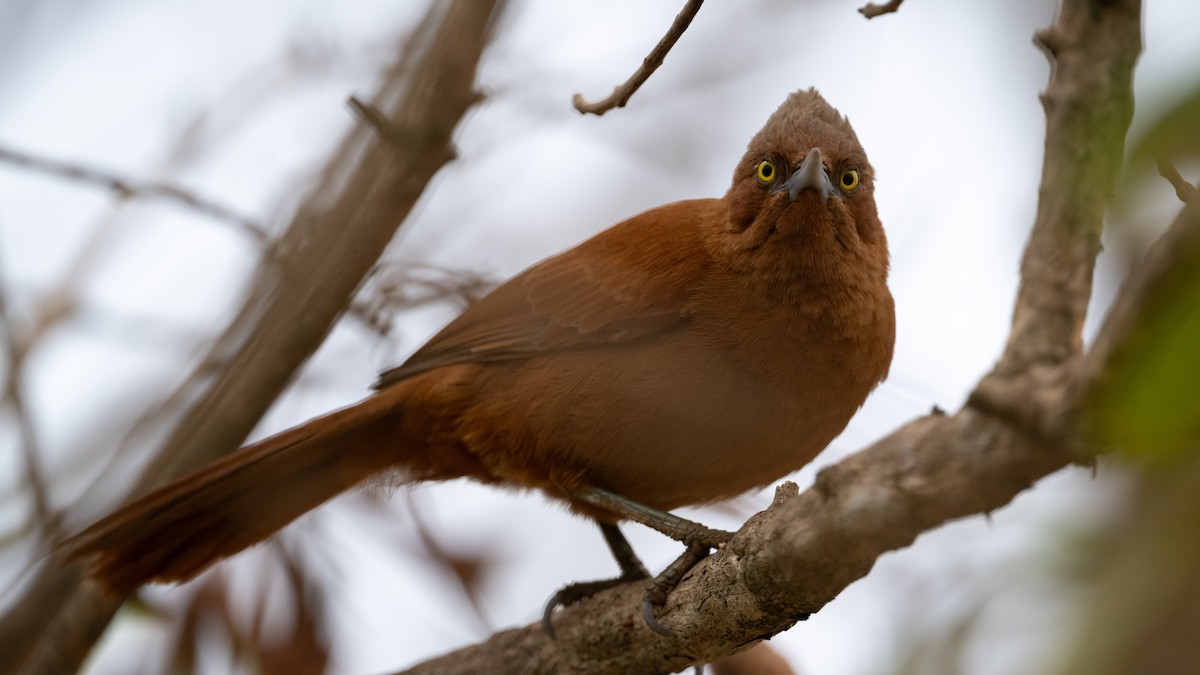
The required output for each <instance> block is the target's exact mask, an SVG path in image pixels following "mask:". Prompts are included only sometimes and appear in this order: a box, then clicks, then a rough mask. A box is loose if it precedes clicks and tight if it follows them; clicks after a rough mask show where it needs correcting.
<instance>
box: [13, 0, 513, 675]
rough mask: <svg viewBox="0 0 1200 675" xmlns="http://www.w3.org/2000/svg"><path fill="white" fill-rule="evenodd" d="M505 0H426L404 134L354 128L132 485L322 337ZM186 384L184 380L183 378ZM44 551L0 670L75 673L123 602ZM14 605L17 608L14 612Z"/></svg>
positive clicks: (241, 433)
mask: <svg viewBox="0 0 1200 675" xmlns="http://www.w3.org/2000/svg"><path fill="white" fill-rule="evenodd" d="M500 5H502V0H456V1H455V2H454V3H451V4H446V3H433V5H432V6H431V9H430V13H429V15H428V16H427V17H426V19H425V23H424V24H423V25H422V26H421V28H420V29H418V30H417V31H416V32H415V33H414V34H413V36H412V37H411V39H410V40H409V42H408V44H407V45H406V47H405V49H404V51H403V54H402V55H401V57H400V59H399V60H398V61H397V62H396V63H395V65H393V67H392V68H391V70H390V72H389V73H387V74H386V76H385V78H384V80H383V83H382V85H381V87H380V89H379V91H378V92H377V94H376V95H375V97H374V100H373V102H372V105H373V106H374V107H375V108H376V109H378V110H381V111H385V114H386V115H387V118H388V120H389V123H390V124H391V125H392V126H393V127H394V128H397V129H403V130H405V134H406V136H405V137H406V139H407V140H408V141H409V142H408V143H407V144H405V145H403V146H401V145H399V144H397V143H392V142H388V141H386V140H381V139H380V138H379V137H378V136H377V135H376V134H375V132H374V131H373V130H372V129H370V128H368V127H367V126H365V125H359V126H357V127H356V128H354V129H353V130H352V131H351V132H350V133H349V134H348V135H347V137H346V138H345V139H344V140H343V142H342V145H341V147H340V148H339V149H338V150H337V151H336V153H335V155H334V156H333V158H332V159H331V160H330V162H329V164H328V165H327V167H326V169H325V171H324V174H323V176H322V179H321V180H320V181H319V182H318V184H317V187H316V188H315V190H314V191H313V192H312V193H311V194H310V195H309V196H308V197H307V199H306V200H305V202H304V203H303V204H302V205H301V207H300V208H299V210H298V211H297V213H296V214H295V216H294V218H293V221H292V223H291V225H290V226H289V227H288V229H287V230H286V232H285V233H284V234H283V235H282V237H281V238H280V240H279V241H278V243H277V244H276V245H275V246H274V247H273V249H272V250H270V251H268V257H267V259H266V260H265V261H264V263H263V265H262V266H261V268H260V271H259V274H258V278H257V280H256V281H255V282H254V284H253V287H252V289H251V291H250V292H249V294H248V297H247V299H246V300H245V302H244V304H243V306H242V309H241V311H240V312H239V314H238V316H237V317H236V318H235V319H234V320H233V322H232V323H231V325H230V327H229V328H228V329H227V330H226V332H225V334H224V335H222V336H221V337H220V338H219V339H218V340H217V341H216V344H215V345H214V347H213V348H212V350H211V352H210V354H209V355H208V357H207V358H205V359H204V365H202V368H208V369H209V370H207V371H204V372H198V373H197V374H196V376H195V377H194V380H195V381H196V382H197V383H199V384H200V386H199V387H197V388H198V389H199V391H198V392H197V395H196V397H195V398H194V399H193V400H194V401H195V403H194V404H193V405H191V407H190V408H189V409H188V410H187V411H186V412H185V413H184V414H183V417H182V419H181V420H180V422H179V423H178V425H177V426H176V427H175V429H174V430H173V432H172V433H171V435H170V438H169V439H168V441H167V442H166V443H165V444H164V446H163V450H162V452H160V453H159V454H158V455H157V457H156V458H155V460H154V461H153V462H152V463H151V465H150V466H149V467H148V468H147V470H146V471H145V473H144V474H143V476H142V477H141V479H140V480H139V482H138V484H137V486H136V488H135V489H134V490H133V494H132V495H131V496H136V495H138V494H144V493H145V492H146V491H147V490H149V489H151V488H153V487H154V486H156V485H159V484H161V483H162V482H164V481H165V480H167V479H168V478H170V477H172V476H177V475H180V474H181V473H183V472H186V471H188V470H190V469H192V468H195V467H198V466H201V465H203V464H206V463H208V462H209V461H211V460H213V459H214V458H216V457H218V456H220V455H222V454H224V453H226V452H229V451H231V450H233V449H235V448H237V447H238V445H239V444H240V443H241V441H242V440H243V439H244V438H245V436H246V435H247V434H248V433H249V432H250V431H251V429H252V428H253V427H254V425H255V424H256V423H257V421H258V419H259V417H261V415H262V414H263V412H264V411H265V410H266V409H267V407H268V406H269V405H270V403H271V402H272V401H273V400H274V399H275V398H276V396H278V395H279V393H280V392H281V391H282V390H283V389H284V387H286V385H287V384H288V382H289V381H290V379H291V377H292V373H293V372H294V371H295V370H296V369H297V368H298V367H299V366H300V365H301V364H302V363H303V362H304V361H305V360H306V359H307V358H308V356H309V355H310V354H311V353H312V352H313V351H314V350H315V349H316V348H317V346H319V345H320V343H321V341H322V340H323V339H324V337H325V335H326V334H327V333H328V331H329V330H330V329H331V327H332V326H333V324H334V322H335V321H336V319H337V318H338V316H339V315H340V314H341V312H342V311H343V310H344V309H345V308H346V307H347V306H348V305H349V304H350V300H351V296H352V295H353V293H354V291H355V289H356V288H357V287H358V286H359V284H360V283H361V281H362V279H363V278H364V276H365V275H366V274H367V273H368V271H369V270H370V269H371V266H372V265H373V264H374V263H375V260H376V259H377V258H378V257H379V255H380V254H381V253H382V252H383V250H384V247H385V246H386V245H387V244H388V242H390V241H391V239H392V237H393V234H394V233H395V231H396V229H397V228H398V227H399V226H400V224H401V223H402V222H403V221H404V220H405V218H406V216H407V215H408V213H409V211H410V210H411V208H412V206H413V204H414V203H415V202H416V200H417V198H418V197H419V196H420V194H421V192H422V191H423V190H424V189H425V186H426V184H427V183H428V181H429V179H430V178H432V176H433V175H434V174H435V173H436V172H437V171H438V169H440V168H441V166H442V165H444V164H445V163H446V162H447V161H449V160H450V159H451V158H452V156H453V153H452V151H451V150H450V142H451V135H452V134H453V132H454V129H455V127H456V126H457V125H458V122H459V120H460V119H461V117H462V116H463V114H464V113H465V112H466V110H467V109H468V108H469V107H470V106H471V105H472V104H473V103H474V102H475V101H476V100H477V99H478V97H477V95H476V94H475V93H474V91H473V86H474V79H475V68H476V64H477V62H478V60H479V57H480V54H481V52H482V50H483V46H484V44H485V43H486V40H487V35H488V31H489V27H490V26H491V25H492V18H493V15H494V13H495V12H497V11H499V7H500ZM185 386H188V385H185ZM60 565H62V560H61V556H60V555H58V554H52V555H50V556H48V557H47V559H46V561H45V564H44V567H43V570H44V573H43V574H42V576H41V577H40V578H39V579H37V580H36V581H35V582H34V583H32V584H31V587H30V589H29V590H28V591H27V593H26V596H25V598H24V600H23V601H22V602H21V603H20V604H19V605H18V606H17V607H16V608H15V609H14V611H13V612H11V613H10V614H9V616H8V617H6V621H5V622H4V623H3V625H2V627H0V672H9V673H15V672H22V673H66V672H75V671H76V670H77V669H78V667H79V664H80V663H81V662H82V660H83V658H84V657H85V656H86V654H87V653H88V651H89V650H90V648H91V645H92V644H94V643H95V641H96V639H97V638H98V637H99V636H100V634H101V633H102V632H103V630H104V628H105V627H106V626H107V625H108V622H109V620H110V619H111V617H112V615H113V614H114V613H115V611H116V610H117V608H118V607H119V606H120V605H121V602H122V599H120V598H113V597H107V596H104V595H102V594H101V593H100V592H99V591H98V590H97V589H96V588H95V586H94V585H92V584H91V583H90V582H88V581H84V580H82V575H81V572H80V568H79V566H78V565H68V566H62V567H60ZM14 616H19V617H20V618H21V619H22V620H21V621H19V622H18V621H16V620H14Z"/></svg>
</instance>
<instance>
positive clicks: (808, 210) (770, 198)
mask: <svg viewBox="0 0 1200 675" xmlns="http://www.w3.org/2000/svg"><path fill="white" fill-rule="evenodd" d="M725 199H726V201H727V202H728V205H729V220H728V223H727V229H726V232H725V234H724V237H723V238H724V239H725V244H726V245H727V246H730V247H731V248H732V249H734V250H737V251H741V252H743V254H752V252H753V251H755V250H759V249H764V250H775V249H778V248H780V247H786V249H787V250H789V251H795V250H801V251H807V252H809V253H811V254H813V255H814V256H818V257H820V256H823V254H827V253H830V252H834V251H835V249H841V250H842V251H843V252H855V251H858V252H860V253H867V252H870V250H871V249H880V248H882V250H883V251H884V253H883V255H884V256H885V257H886V243H885V241H884V235H883V228H882V226H881V225H880V223H879V216H878V214H877V213H876V210H875V197H874V172H873V170H872V169H871V165H870V163H869V162H868V161H867V156H866V153H865V152H863V149H862V146H861V145H859V142H858V137H857V136H855V134H854V129H852V128H851V127H850V122H849V121H848V120H847V119H846V118H845V117H843V116H842V115H841V114H840V113H838V111H837V110H835V109H834V108H833V107H832V106H830V105H829V104H828V103H826V102H825V99H824V98H822V97H821V95H820V94H819V93H817V91H816V90H815V89H808V90H806V91H798V92H795V93H793V94H792V95H791V96H789V97H788V99H787V100H786V101H784V103H783V105H781V106H780V107H779V109H778V110H776V111H775V113H774V114H773V115H771V117H770V119H768V120H767V123H766V125H765V126H764V127H763V128H762V130H761V131H759V132H758V134H756V135H755V136H754V138H753V139H751V141H750V146H749V147H748V148H747V150H746V154H745V155H744V156H743V157H742V159H741V161H740V162H739V163H738V166H737V169H736V170H735V172H734V175H733V185H732V186H731V187H730V189H729V193H728V194H727V195H726V197H725ZM855 257H857V256H855Z"/></svg>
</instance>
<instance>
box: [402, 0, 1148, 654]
mask: <svg viewBox="0 0 1200 675" xmlns="http://www.w3.org/2000/svg"><path fill="white" fill-rule="evenodd" d="M1140 12H1141V4H1140V1H1139V0H1115V1H1114V0H1108V1H1103V0H1064V2H1063V7H1062V9H1061V10H1060V12H1059V15H1058V17H1056V19H1055V22H1054V24H1053V25H1052V26H1051V27H1050V28H1049V29H1048V30H1046V31H1044V32H1043V33H1041V34H1040V38H1039V39H1040V41H1041V42H1042V44H1044V45H1046V47H1047V50H1048V52H1049V53H1050V55H1051V56H1052V58H1053V60H1054V64H1055V70H1054V74H1053V76H1052V80H1051V83H1050V85H1049V87H1048V88H1047V91H1046V94H1045V96H1044V101H1045V107H1046V115H1047V130H1046V157H1045V164H1044V167H1043V174H1042V184H1041V189H1040V195H1041V198H1040V201H1039V208H1038V213H1037V218H1036V221H1035V224H1034V228H1033V233H1032V234H1031V237H1030V242H1029V246H1028V248H1027V249H1026V253H1025V258H1024V263H1023V264H1022V268H1021V270H1022V283H1021V292H1020V294H1019V296H1018V299H1017V303H1016V307H1015V310H1014V320H1013V328H1012V334H1011V336H1010V340H1009V343H1008V346H1007V348H1006V350H1005V353H1004V355H1003V356H1002V357H1001V359H1000V361H999V363H998V364H997V367H996V371H994V373H993V374H992V375H989V376H988V377H986V378H984V381H983V382H981V383H980V387H979V389H977V390H976V393H975V394H974V395H973V396H972V400H971V401H969V403H968V405H967V406H966V407H965V408H964V409H963V410H961V411H959V412H958V413H957V414H955V415H953V416H945V415H941V414H932V415H929V416H926V417H923V418H919V419H916V420H914V421H912V422H910V423H908V424H907V425H905V426H903V427H901V428H900V429H898V430H897V431H895V432H893V433H892V434H891V435H889V436H887V437H886V438H884V439H883V440H881V441H879V442H877V443H875V444H874V445H872V446H870V447H869V448H867V449H865V450H863V451H861V452H859V453H857V454H855V455H853V456H851V457H849V458H847V459H845V460H843V461H842V462H840V463H838V464H836V465H834V466H831V467H829V468H826V469H825V470H823V471H821V472H820V474H818V476H817V479H816V482H815V484H814V485H813V486H812V487H811V488H809V489H808V490H806V491H805V492H804V493H803V494H797V489H796V487H795V486H794V485H791V484H788V485H786V486H784V487H782V488H780V490H779V491H777V493H776V498H775V502H774V503H773V504H772V506H771V507H770V508H769V509H767V510H766V511H764V512H763V513H760V514H758V515H756V516H754V517H753V518H751V519H750V521H749V522H747V523H746V525H745V526H744V527H743V528H742V529H741V530H740V531H739V532H738V534H737V536H736V537H735V538H734V539H733V540H732V541H730V542H729V544H728V545H727V546H726V547H725V548H724V549H723V550H722V551H720V552H718V553H717V554H715V555H713V556H712V557H710V558H709V559H707V560H705V561H704V562H702V563H701V564H700V565H698V566H697V567H696V568H695V569H694V570H693V571H692V572H691V573H689V574H688V576H686V577H685V579H684V580H683V582H682V583H681V584H680V586H679V587H678V588H677V589H676V590H675V591H674V592H673V593H672V594H671V595H670V597H669V599H668V601H667V604H666V606H665V607H663V608H662V609H661V610H659V611H658V612H657V613H656V615H657V616H658V618H659V620H660V621H661V622H662V623H663V624H664V625H665V626H668V627H670V628H671V629H672V630H673V631H674V632H675V636H674V637H670V638H664V637H662V636H659V635H657V634H655V633H653V632H651V631H650V630H649V629H648V628H647V627H646V626H645V625H644V624H643V623H642V621H641V619H640V616H639V611H638V610H639V600H640V596H641V592H642V588H641V584H636V583H635V584H627V585H624V586H621V587H618V588H614V589H611V590H609V591H606V592H603V593H600V594H597V595H596V596H593V597H592V598H589V599H587V600H585V601H583V602H581V603H579V604H578V605H575V606H572V607H568V608H566V609H564V610H563V611H562V612H560V613H559V614H557V615H556V616H555V619H554V623H555V632H556V635H557V640H556V641H551V640H550V639H549V638H548V637H546V635H545V634H544V632H543V631H542V628H541V626H540V625H538V624H534V625H530V626H526V627H524V628H519V629H513V630H509V631H504V632H501V633H498V634H496V635H494V636H492V637H491V638H490V639H489V640H488V641H486V642H484V643H481V644H478V645H475V646H472V647H467V648H465V649H461V650H459V651H456V652H453V653H451V654H448V655H445V656H442V657H440V658H437V659H433V660H430V661H427V662H425V663H422V664H419V665H417V666H415V667H413V668H412V669H410V670H407V671H404V672H405V673H409V674H412V675H415V674H424V673H439V674H447V673H471V672H480V671H482V670H486V671H487V672H490V673H514V674H515V673H560V672H562V673H565V672H589V673H626V672H639V673H667V672H674V671H678V670H681V669H683V668H685V667H687V666H688V665H693V664H697V663H704V662H706V661H711V660H714V659H716V658H718V657H721V656H725V655H728V654H732V653H735V652H737V651H740V650H742V649H745V648H746V647H748V646H750V645H752V644H754V643H756V642H757V641H759V640H763V639H766V638H768V637H770V636H771V635H774V634H776V633H778V632H780V631H783V630H786V629H787V628H789V627H790V626H792V625H793V624H794V623H795V622H796V621H800V620H803V619H804V618H806V617H807V616H808V615H809V614H811V613H813V612H816V611H818V610H820V609H821V608H822V607H823V606H824V605H825V604H826V603H828V602H830V601H831V600H832V599H833V598H835V597H836V596H837V595H838V594H839V593H840V592H841V591H842V590H844V589H845V588H846V586H848V585H849V584H850V583H852V582H853V581H855V580H857V579H859V578H861V577H863V576H865V575H866V574H867V573H868V572H869V571H870V569H871V567H872V566H873V565H874V563H875V561H876V560H877V559H878V557H879V556H880V555H882V554H883V553H885V552H888V551H892V550H896V549H899V548H903V547H905V546H908V545H909V544H911V543H912V542H913V541H914V540H915V538H916V537H917V536H918V535H919V534H921V533H922V532H925V531H927V530H929V529H932V528H934V527H937V526H938V525H940V524H942V523H945V522H947V521H950V520H954V519H957V518H963V517H966V516H969V515H973V514H985V513H989V512H991V511H993V510H995V509H998V508H1000V507H1002V506H1004V505H1005V504H1007V503H1008V502H1009V501H1011V500H1012V498H1013V497H1015V496H1016V495H1017V494H1019V493H1020V492H1021V491H1022V490H1025V489H1027V488H1028V487H1030V486H1031V485H1033V483H1034V482H1036V481H1037V480H1039V479H1040V478H1042V477H1043V476H1046V475H1048V474H1050V473H1052V472H1054V471H1057V470H1059V469H1061V468H1063V467H1065V466H1067V465H1068V464H1069V463H1070V462H1071V461H1073V460H1074V459H1076V458H1077V457H1078V455H1077V454H1076V452H1077V450H1078V449H1077V448H1074V447H1073V446H1072V445H1070V444H1067V443H1063V442H1062V440H1063V438H1064V434H1066V433H1068V432H1069V431H1073V430H1075V429H1076V428H1077V426H1076V425H1078V423H1079V417H1080V416H1079V415H1078V409H1079V404H1078V400H1077V399H1076V398H1075V397H1074V396H1073V395H1072V394H1073V393H1074V392H1075V389H1074V388H1072V387H1071V386H1070V385H1071V384H1072V383H1074V382H1076V378H1078V377H1079V372H1080V369H1079V368H1078V367H1077V365H1078V363H1077V361H1078V357H1079V354H1080V351H1081V340H1080V328H1081V325H1082V321H1083V316H1084V312H1085V311H1086V307H1087V302H1088V299H1089V297H1090V294H1091V276H1092V268H1093V266H1094V264H1095V256H1096V254H1097V253H1098V251H1099V234H1100V229H1101V218H1102V215H1103V213H1104V209H1105V207H1106V204H1107V201H1108V198H1109V195H1110V193H1111V188H1112V184H1113V181H1114V179H1115V176H1116V170H1117V168H1118V166H1119V164H1120V161H1121V152H1122V147H1123V143H1124V137H1125V133H1126V131H1127V129H1128V124H1129V119H1130V111H1131V101H1132V93H1131V89H1130V82H1131V76H1132V69H1133V65H1134V62H1135V61H1136V58H1137V54H1138V53H1139V51H1140V49H1141V34H1140V31H1141V21H1140ZM1150 273H1152V272H1150V271H1144V272H1143V274H1150ZM1096 366H1097V367H1098V368H1103V367H1104V364H1102V363H1100V364H1096Z"/></svg>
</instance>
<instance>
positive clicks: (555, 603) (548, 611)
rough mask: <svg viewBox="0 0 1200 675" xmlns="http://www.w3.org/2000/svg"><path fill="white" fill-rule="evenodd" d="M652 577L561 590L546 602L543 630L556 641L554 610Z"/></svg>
mask: <svg viewBox="0 0 1200 675" xmlns="http://www.w3.org/2000/svg"><path fill="white" fill-rule="evenodd" d="M648 576H650V575H649V574H647V573H645V572H642V574H638V575H625V574H622V575H621V576H619V577H614V578H612V579H598V580H596V581H581V582H578V583H574V584H570V585H568V586H564V587H563V588H560V589H559V590H558V592H556V593H555V594H554V595H552V596H550V599H549V600H547V601H546V606H545V607H544V608H543V609H542V630H544V631H546V635H548V636H550V639H551V640H553V639H554V623H553V622H551V620H550V619H551V617H553V616H554V610H556V609H558V608H559V607H570V606H571V605H574V604H575V603H577V602H579V601H580V600H586V599H587V598H590V597H592V596H593V595H595V594H597V593H599V592H600V591H607V590H608V589H610V588H613V587H615V586H620V585H621V584H626V583H629V582H631V581H641V580H642V579H645V578H647V577H648Z"/></svg>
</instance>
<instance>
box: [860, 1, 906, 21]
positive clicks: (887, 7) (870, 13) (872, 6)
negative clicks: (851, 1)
mask: <svg viewBox="0 0 1200 675" xmlns="http://www.w3.org/2000/svg"><path fill="white" fill-rule="evenodd" d="M903 4H904V0H890V2H885V3H883V4H877V3H874V2H870V3H867V4H865V5H863V6H862V7H859V8H858V13H859V14H862V15H863V16H865V17H867V18H868V19H874V18H875V17H877V16H883V15H884V14H891V13H892V12H895V11H897V10H899V9H900V5H903Z"/></svg>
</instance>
